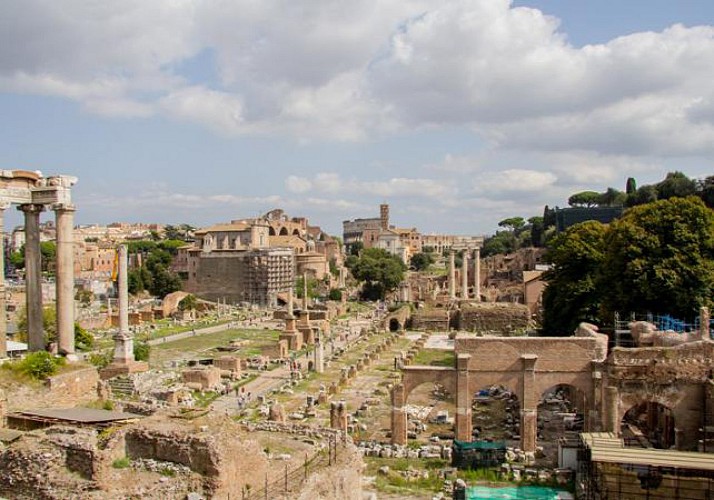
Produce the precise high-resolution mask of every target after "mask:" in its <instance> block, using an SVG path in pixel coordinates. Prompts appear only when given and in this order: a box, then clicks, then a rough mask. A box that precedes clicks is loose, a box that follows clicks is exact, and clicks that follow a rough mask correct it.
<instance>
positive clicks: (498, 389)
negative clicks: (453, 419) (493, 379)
mask: <svg viewBox="0 0 714 500" xmlns="http://www.w3.org/2000/svg"><path fill="white" fill-rule="evenodd" d="M520 415H521V403H520V401H519V399H518V396H517V395H516V392H515V391H512V390H510V389H508V388H506V387H504V386H501V385H492V386H489V387H483V388H481V389H479V390H477V391H476V393H475V394H474V397H473V402H472V405H471V425H472V438H473V440H474V441H491V442H497V441H498V442H503V443H505V445H506V446H512V447H520V439H521V436H520V434H521V432H520V431H521V429H520V427H521V421H520Z"/></svg>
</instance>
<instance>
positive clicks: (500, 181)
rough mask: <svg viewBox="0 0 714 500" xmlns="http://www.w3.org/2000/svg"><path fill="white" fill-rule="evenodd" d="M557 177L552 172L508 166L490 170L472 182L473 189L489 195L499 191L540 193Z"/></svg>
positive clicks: (499, 192)
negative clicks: (502, 168)
mask: <svg viewBox="0 0 714 500" xmlns="http://www.w3.org/2000/svg"><path fill="white" fill-rule="evenodd" d="M557 180H558V177H557V176H556V175H555V174H553V173H552V172H541V171H538V170H528V169H521V168H509V169H506V170H503V171H501V172H490V173H488V174H486V175H484V176H482V177H480V178H479V179H478V180H476V181H475V182H474V191H475V192H477V193H483V194H486V195H488V196H489V197H493V196H494V195H496V194H501V193H509V194H513V193H521V194H525V193H542V192H543V191H544V190H546V189H548V188H550V187H552V186H553V185H554V184H555V183H556V181H557Z"/></svg>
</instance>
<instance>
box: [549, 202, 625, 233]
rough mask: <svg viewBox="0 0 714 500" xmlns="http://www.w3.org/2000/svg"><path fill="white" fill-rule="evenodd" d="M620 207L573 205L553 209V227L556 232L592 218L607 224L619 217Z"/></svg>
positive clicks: (620, 213) (621, 210)
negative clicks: (571, 206)
mask: <svg viewBox="0 0 714 500" xmlns="http://www.w3.org/2000/svg"><path fill="white" fill-rule="evenodd" d="M623 210H624V209H623V208H622V207H573V208H556V209H555V227H556V229H557V230H558V232H562V231H565V230H566V229H568V228H569V227H570V226H574V225H575V224H580V223H581V222H586V221H590V220H594V221H597V222H601V223H603V224H608V223H610V222H612V221H613V220H615V219H617V218H619V217H620V216H621V215H622V212H623Z"/></svg>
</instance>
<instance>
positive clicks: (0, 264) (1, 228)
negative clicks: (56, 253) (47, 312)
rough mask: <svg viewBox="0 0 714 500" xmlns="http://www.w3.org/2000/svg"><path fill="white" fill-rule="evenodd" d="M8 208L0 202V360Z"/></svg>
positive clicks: (4, 350) (4, 347)
mask: <svg viewBox="0 0 714 500" xmlns="http://www.w3.org/2000/svg"><path fill="white" fill-rule="evenodd" d="M9 206H10V204H9V203H7V202H0V359H2V358H6V357H7V321H6V314H7V313H6V311H7V305H6V304H5V238H4V234H5V210H6V209H7V208H8V207H9Z"/></svg>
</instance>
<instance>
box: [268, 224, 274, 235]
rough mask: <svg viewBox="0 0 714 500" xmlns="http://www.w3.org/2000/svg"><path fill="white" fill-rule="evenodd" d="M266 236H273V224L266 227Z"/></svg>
mask: <svg viewBox="0 0 714 500" xmlns="http://www.w3.org/2000/svg"><path fill="white" fill-rule="evenodd" d="M268 236H275V228H274V227H273V226H270V227H269V228H268Z"/></svg>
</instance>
